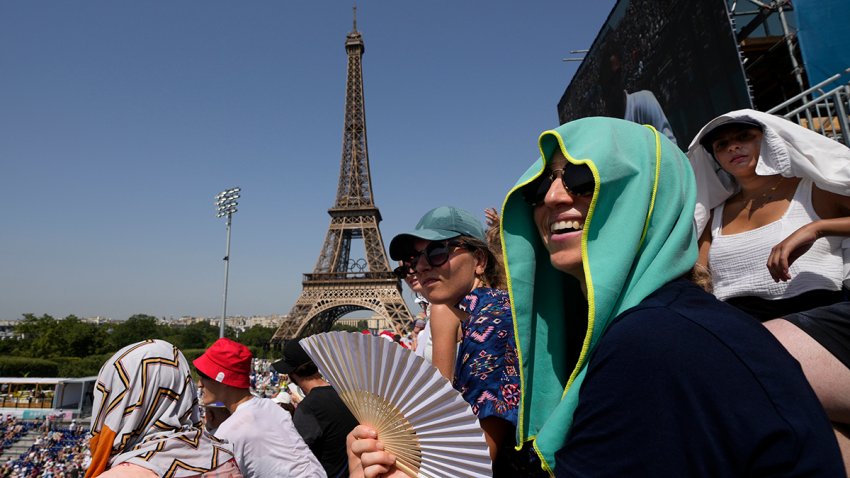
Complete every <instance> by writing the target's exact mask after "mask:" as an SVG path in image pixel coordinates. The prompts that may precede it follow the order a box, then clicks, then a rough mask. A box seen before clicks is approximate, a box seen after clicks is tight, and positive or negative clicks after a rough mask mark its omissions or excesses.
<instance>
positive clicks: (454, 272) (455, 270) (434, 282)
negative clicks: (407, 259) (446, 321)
mask: <svg viewBox="0 0 850 478" xmlns="http://www.w3.org/2000/svg"><path fill="white" fill-rule="evenodd" d="M430 243H431V241H426V240H424V239H417V240H416V242H415V243H414V244H413V247H414V249H415V250H416V251H418V252H419V251H423V250H425V248H426V247H427V246H428V244H430ZM485 265H486V264H485V259H482V258H481V257H480V254H475V253H473V252H472V251H470V250H469V249H467V248H464V247H462V246H461V247H456V248H454V249H453V250H452V251H450V255H449V260H447V261H446V262H445V264H442V265H440V266H436V267H434V266H431V264H429V263H428V261H426V260H425V257H423V256H422V255H420V256H419V258H418V259H417V260H416V263H415V264H413V266H414V270H416V276H417V277H418V279H419V283H420V285H421V287H422V295H424V296H425V298H426V299H428V301H429V302H431V303H432V304H447V305H451V306H454V305H456V304H457V303H458V302H460V300H461V299H463V297H464V296H466V295H467V294H469V293H470V292H471V291H472V289H474V288H475V280H476V276H480V275H482V274H484V266H485Z"/></svg>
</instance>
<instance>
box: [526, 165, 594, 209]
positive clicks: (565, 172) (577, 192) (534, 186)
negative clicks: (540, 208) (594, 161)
mask: <svg viewBox="0 0 850 478" xmlns="http://www.w3.org/2000/svg"><path fill="white" fill-rule="evenodd" d="M559 176H560V178H561V184H562V185H563V186H564V190H566V191H567V192H568V193H570V194H572V195H573V196H592V195H593V189H594V187H595V186H596V181H595V180H594V179H593V172H592V171H591V170H590V167H588V166H587V165H585V164H581V165H578V164H572V163H567V164H565V165H564V167H563V168H561V169H551V170H549V171H548V172H544V173H543V174H542V175H541V176H540V177H539V178H537V179H535V180H534V181H532V182H531V184H529V185H527V186H526V187H524V188H523V189H522V194H523V195H524V196H525V200H526V202H528V204H531V205H532V206H537V205H538V204H541V203H543V200H544V199H546V193H548V192H549V188H551V187H552V183H553V182H555V179H557V178H558V177H559Z"/></svg>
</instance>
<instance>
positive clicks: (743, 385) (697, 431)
mask: <svg viewBox="0 0 850 478" xmlns="http://www.w3.org/2000/svg"><path fill="white" fill-rule="evenodd" d="M555 473H556V475H557V476H560V477H579V476H580V477H585V476H588V477H589V476H592V477H609V476H610V477H614V476H617V477H621V476H629V477H644V476H647V477H650V476H651V477H656V476H659V477H660V476H664V477H667V476H670V477H672V476H675V477H691V476H699V477H703V476H704V477H744V476H747V477H750V476H771V477H780V476H781V477H792V476H843V475H844V468H843V466H842V461H841V456H840V454H839V450H838V446H837V443H836V441H835V436H834V434H833V431H832V427H831V426H830V423H829V421H828V419H827V417H826V414H825V413H824V411H823V408H822V407H821V405H820V403H819V402H818V400H817V397H816V396H815V394H814V392H813V391H812V389H811V387H810V386H809V384H808V382H807V381H806V379H805V377H804V376H803V373H802V370H801V369H800V366H799V364H798V363H797V361H796V360H794V359H793V358H792V357H791V356H790V355H789V354H788V353H787V352H786V351H785V349H784V348H783V347H782V345H781V344H780V343H779V342H778V341H777V340H776V339H775V338H774V337H773V336H772V335H771V334H770V332H768V331H767V329H766V328H764V326H762V325H761V324H760V323H759V322H757V321H756V320H755V319H753V318H752V317H750V316H748V315H746V314H743V313H742V312H740V311H739V310H737V309H735V308H733V307H731V306H729V305H726V304H723V303H722V302H720V301H718V300H716V299H715V298H714V297H713V296H711V295H709V294H706V293H705V292H703V291H702V290H701V289H699V288H697V287H696V286H694V285H693V284H690V283H688V282H686V281H675V282H673V283H671V284H668V285H666V286H664V287H662V288H661V289H659V290H658V291H656V292H655V293H654V294H652V295H650V296H649V297H648V298H646V299H645V300H644V301H643V302H642V303H641V304H639V305H638V306H637V307H634V308H632V309H630V310H628V311H626V312H625V313H623V314H621V316H620V317H618V318H617V320H616V321H615V322H614V323H613V324H612V325H611V326H610V328H609V329H608V331H607V332H606V333H605V335H604V336H603V337H602V339H601V341H600V342H599V345H598V347H597V348H596V350H595V352H594V354H593V355H592V356H591V358H590V362H589V366H588V371H587V376H586V377H585V380H584V384H583V385H582V389H581V391H580V394H579V404H578V407H577V408H576V411H575V415H574V422H573V426H572V428H571V429H570V432H569V436H568V437H567V442H566V444H565V445H564V448H562V449H561V450H560V451H558V453H557V454H556V465H555Z"/></svg>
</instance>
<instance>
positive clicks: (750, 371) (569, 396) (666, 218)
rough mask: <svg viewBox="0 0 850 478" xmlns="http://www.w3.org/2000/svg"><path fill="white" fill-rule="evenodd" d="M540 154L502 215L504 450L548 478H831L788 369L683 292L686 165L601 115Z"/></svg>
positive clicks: (671, 151) (755, 329)
mask: <svg viewBox="0 0 850 478" xmlns="http://www.w3.org/2000/svg"><path fill="white" fill-rule="evenodd" d="M539 148H540V152H541V158H540V159H538V160H537V162H535V163H534V164H533V165H532V166H531V168H529V169H528V171H526V173H525V174H524V175H523V176H522V177H521V178H520V179H519V181H518V183H517V185H516V186H515V187H514V188H513V189H512V190H511V191H510V192H509V193H508V196H507V198H506V199H505V203H504V206H503V211H502V240H503V244H504V247H505V267H506V271H507V275H508V284H509V289H510V297H511V303H512V304H513V313H514V314H513V315H514V318H515V328H516V331H517V345H518V355H519V357H520V362H521V366H522V374H521V376H522V387H521V388H522V399H521V404H520V414H519V427H518V431H517V434H518V437H517V438H518V442H519V443H524V442H527V441H534V448H535V450H537V452H538V454H539V456H540V458H541V460H542V461H543V464H544V467H545V468H546V469H547V470H548V471H550V472H551V473H553V474H554V475H556V476H629V477H635V476H712V477H715V476H803V475H805V476H841V474H842V473H843V468H842V466H841V457H840V455H839V452H838V448H837V446H836V443H835V439H834V437H833V436H832V433H831V429H830V426H829V422H828V421H827V419H826V416H825V415H824V412H823V410H822V408H821V407H820V406H819V404H818V402H817V398H816V397H815V395H814V393H813V392H812V390H811V388H810V387H809V386H808V384H807V383H806V381H805V378H804V376H803V374H802V372H801V370H800V367H799V365H797V364H796V362H795V361H794V360H793V359H792V358H791V357H790V356H789V355H788V354H787V353H786V352H785V351H784V350H783V348H782V346H781V345H780V344H779V343H778V342H776V340H774V339H773V337H772V336H771V335H770V334H769V333H768V332H767V331H766V329H764V328H763V327H761V326H760V325H759V324H758V323H757V322H756V321H754V320H752V319H751V318H750V317H748V316H746V315H745V314H743V313H742V312H740V311H738V310H737V309H734V308H732V307H730V306H728V305H726V304H723V303H722V302H720V301H718V300H716V299H715V298H714V297H713V296H711V295H710V294H708V293H706V292H705V291H704V290H702V289H701V288H699V287H697V286H696V285H695V284H693V283H692V282H691V281H689V280H687V279H688V277H689V275H690V273H691V270H692V268H693V266H694V263H695V261H696V258H697V247H696V237H695V232H694V227H693V211H694V203H695V193H696V188H695V184H694V177H693V173H692V171H691V169H690V166H689V164H688V160H687V158H686V157H685V155H684V154H682V152H681V151H679V150H678V148H676V146H675V145H673V144H672V143H671V142H670V141H669V140H667V138H665V137H664V136H663V135H660V134H659V133H658V132H657V131H656V130H655V129H654V128H652V127H651V126H641V125H637V124H635V123H631V122H627V121H623V120H617V119H612V118H585V119H581V120H578V121H574V122H571V123H567V124H565V125H563V126H561V127H559V128H557V129H555V130H551V131H546V132H544V133H543V134H542V135H541V136H540V139H539ZM718 316H720V317H722V320H719V319H718Z"/></svg>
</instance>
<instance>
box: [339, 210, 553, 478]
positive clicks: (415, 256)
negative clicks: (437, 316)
mask: <svg viewBox="0 0 850 478" xmlns="http://www.w3.org/2000/svg"><path fill="white" fill-rule="evenodd" d="M485 241H486V239H485V236H484V229H483V227H482V226H481V222H480V221H479V220H478V219H476V218H475V217H474V216H472V214H470V213H469V212H467V211H464V210H462V209H458V208H454V207H439V208H436V209H434V210H431V211H429V212H428V213H426V214H425V215H424V216H423V217H422V219H421V220H420V221H419V223H418V224H417V225H416V228H415V229H414V230H413V231H411V232H409V233H405V234H399V235H397V236H396V237H394V238H393V240H392V241H391V243H390V256H391V257H392V258H393V259H395V260H401V261H403V264H409V265H410V271H412V272H415V274H416V277H417V279H418V281H419V284H420V287H421V293H422V294H423V295H424V296H425V298H427V299H428V300H429V301H430V302H431V303H432V304H434V305H435V306H440V305H442V306H444V307H450V308H452V309H454V313H456V314H457V315H458V316H460V317H461V320H462V323H461V324H460V325H461V327H462V339H461V342H460V345H459V347H458V353H457V361H456V363H455V366H454V374H453V381H452V384H453V386H454V387H455V388H456V389H457V390H458V391H460V392H461V394H462V395H463V397H464V399H465V400H466V401H467V402H469V404H470V405H471V406H472V411H473V412H474V413H475V414H476V416H477V417H478V419H479V422H480V423H481V428H482V429H483V430H484V436H485V439H486V440H487V444H488V445H489V447H490V456H491V458H493V459H494V462H495V463H494V466H493V469H494V472H495V474H496V476H529V475H528V474H527V473H525V470H524V468H523V467H524V466H526V463H525V462H524V461H523V458H525V459H527V458H529V456H530V455H529V453H519V452H516V451H515V450H514V447H513V445H514V443H515V442H514V433H515V429H516V417H517V415H516V412H517V405H518V399H519V375H518V368H517V365H518V364H517V357H516V353H515V350H516V344H515V340H514V329H513V322H512V320H511V310H510V304H509V302H508V295H507V292H505V290H503V289H502V288H499V287H503V285H502V281H503V279H502V274H501V271H500V270H499V265H498V262H497V261H496V259H495V257H493V255H492V253H491V252H490V251H489V249H488V248H487V243H486V242H485ZM432 327H433V326H432ZM432 332H433V328H432ZM439 347H440V345H439V344H438V342H437V338H436V337H435V339H434V357H435V358H437V357H438V356H439V355H441V353H442V352H441V351H440V349H439ZM451 348H454V344H451ZM377 440H380V437H377V436H376V435H375V433H374V431H373V430H371V429H369V428H367V427H365V426H359V427H357V428H355V430H354V432H352V435H350V443H349V451H350V454H349V455H350V457H351V458H352V461H351V463H352V464H351V466H350V469H351V472H352V476H363V475H365V476H367V477H372V476H378V475H383V474H385V473H388V472H389V473H390V476H392V474H394V473H397V472H398V471H397V470H395V468H394V467H392V464H393V462H394V458H393V457H392V456H390V455H389V454H387V453H385V452H383V451H380V448H381V447H380V445H379V444H378V442H377ZM537 469H538V470H539V466H538V467H537ZM398 476H404V475H398Z"/></svg>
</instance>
